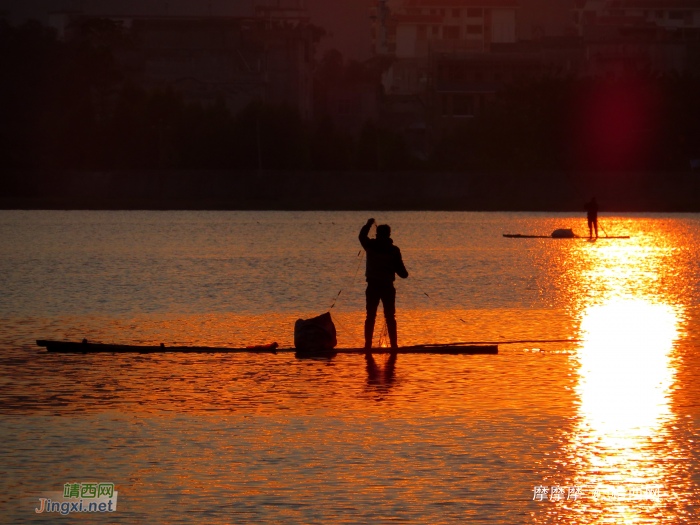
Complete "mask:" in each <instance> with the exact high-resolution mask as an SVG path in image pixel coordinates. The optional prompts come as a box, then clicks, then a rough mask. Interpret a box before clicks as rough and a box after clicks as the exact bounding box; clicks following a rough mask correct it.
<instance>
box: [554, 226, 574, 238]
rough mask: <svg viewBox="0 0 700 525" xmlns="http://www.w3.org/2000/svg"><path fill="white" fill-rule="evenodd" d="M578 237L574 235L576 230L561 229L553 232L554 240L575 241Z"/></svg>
mask: <svg viewBox="0 0 700 525" xmlns="http://www.w3.org/2000/svg"><path fill="white" fill-rule="evenodd" d="M574 237H576V235H574V230H572V229H570V228H569V229H560V230H554V231H553V232H552V238H553V239H573V238H574Z"/></svg>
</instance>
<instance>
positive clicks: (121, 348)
mask: <svg viewBox="0 0 700 525" xmlns="http://www.w3.org/2000/svg"><path fill="white" fill-rule="evenodd" d="M36 344H37V345H38V346H41V347H44V348H46V350H47V351H48V352H51V353H59V354H99V353H115V354H127V353H138V354H155V353H176V354H189V353H197V354H235V353H252V354H277V353H280V352H294V353H296V354H297V355H303V356H306V355H309V356H329V357H330V356H334V355H337V354H365V353H367V350H366V349H364V348H333V349H332V350H323V351H319V352H300V351H299V350H297V349H296V348H276V347H272V346H257V347H249V348H226V347H212V346H165V344H163V343H161V344H160V346H140V345H112V344H103V343H89V342H87V341H83V342H80V343H77V342H71V341H45V340H38V341H37V342H36ZM371 353H373V354H388V353H397V354H446V355H475V354H498V345H497V344H484V345H470V344H461V343H453V344H448V345H417V346H402V347H399V348H397V349H394V350H392V349H391V348H372V350H371Z"/></svg>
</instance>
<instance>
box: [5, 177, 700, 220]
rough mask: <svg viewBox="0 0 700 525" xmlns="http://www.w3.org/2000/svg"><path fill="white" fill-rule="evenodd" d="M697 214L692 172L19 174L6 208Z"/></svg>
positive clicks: (698, 190)
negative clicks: (593, 204) (594, 203)
mask: <svg viewBox="0 0 700 525" xmlns="http://www.w3.org/2000/svg"><path fill="white" fill-rule="evenodd" d="M592 196H595V197H596V198H597V199H598V202H600V204H601V212H666V213H682V212H693V213H694V212H700V173H693V172H690V171H688V172H671V173H629V172H624V173H613V172H610V173H594V174H585V173H562V172H512V173H428V172H318V171H309V172H285V171H275V172H272V171H270V172H262V173H259V172H257V171H223V170H222V171H214V170H210V171H175V170H172V171H171V170H161V171H100V172H98V171H94V172H85V171H82V172H81V171H31V172H30V171H23V172H10V173H8V172H5V173H2V174H0V209H5V210H12V209H15V210H21V209H25V210H40V209H46V210H289V211H305V210H328V211H336V210H338V211H339V210H373V209H374V210H397V211H398V210H406V211H433V210H434V211H543V212H544V211H549V212H565V211H573V212H581V211H582V210H583V204H584V202H586V201H587V200H588V199H590V198H591V197H592Z"/></svg>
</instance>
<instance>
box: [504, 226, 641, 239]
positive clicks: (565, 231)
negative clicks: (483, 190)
mask: <svg viewBox="0 0 700 525" xmlns="http://www.w3.org/2000/svg"><path fill="white" fill-rule="evenodd" d="M503 236H504V237H508V238H509V239H591V238H594V239H629V238H630V237H629V235H615V236H612V235H606V236H605V237H586V236H581V235H576V234H575V233H574V230H572V229H571V228H560V229H558V230H554V231H553V232H552V235H523V234H522V233H504V234H503Z"/></svg>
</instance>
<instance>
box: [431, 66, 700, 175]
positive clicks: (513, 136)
mask: <svg viewBox="0 0 700 525" xmlns="http://www.w3.org/2000/svg"><path fill="white" fill-rule="evenodd" d="M698 93H700V78H698V77H697V76H694V75H690V74H677V73H672V74H666V75H661V74H657V73H652V72H636V73H628V74H627V75H625V76H624V77H622V78H620V77H618V78H610V79H604V78H580V77H573V76H571V77H565V76H560V75H552V76H549V77H546V78H541V79H537V80H530V81H523V82H520V83H518V84H513V85H511V86H509V87H508V88H507V89H506V90H505V91H504V92H503V93H500V94H499V96H498V98H497V99H496V100H495V101H493V102H492V103H491V104H489V105H488V106H487V107H486V108H485V110H484V112H483V113H481V114H480V115H479V116H478V117H476V118H473V119H468V120H466V121H465V122H463V124H461V125H460V126H458V127H457V128H455V129H454V130H453V131H452V132H451V133H448V134H446V135H445V136H444V137H443V139H442V140H441V141H440V142H439V143H438V144H437V149H436V151H435V152H434V154H433V157H432V163H433V167H434V168H438V169H440V168H442V169H454V168H455V167H457V166H460V167H461V169H464V170H475V171H484V170H486V171H489V170H496V171H512V170H523V171H528V170H558V171H559V170H562V171H570V170H584V171H676V170H688V169H690V161H691V160H693V159H700V97H698V95H697V94H698Z"/></svg>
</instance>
